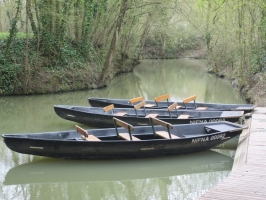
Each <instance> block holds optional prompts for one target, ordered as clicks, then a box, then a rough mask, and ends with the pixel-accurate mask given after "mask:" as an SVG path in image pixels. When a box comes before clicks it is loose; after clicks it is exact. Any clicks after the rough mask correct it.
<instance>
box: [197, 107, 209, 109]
mask: <svg viewBox="0 0 266 200" xmlns="http://www.w3.org/2000/svg"><path fill="white" fill-rule="evenodd" d="M207 109H208V107H197V108H196V110H207Z"/></svg>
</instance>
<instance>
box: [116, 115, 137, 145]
mask: <svg viewBox="0 0 266 200" xmlns="http://www.w3.org/2000/svg"><path fill="white" fill-rule="evenodd" d="M113 120H114V125H115V129H116V135H117V138H122V139H124V140H129V141H130V140H134V141H137V140H140V139H139V138H137V137H135V136H133V135H132V133H131V132H132V131H134V128H133V126H132V125H130V124H128V123H126V122H124V121H122V120H119V119H117V118H115V117H114V118H113ZM117 126H121V127H123V128H125V129H127V130H128V133H119V132H118V129H117Z"/></svg>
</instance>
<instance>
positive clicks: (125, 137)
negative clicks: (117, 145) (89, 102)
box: [119, 133, 140, 141]
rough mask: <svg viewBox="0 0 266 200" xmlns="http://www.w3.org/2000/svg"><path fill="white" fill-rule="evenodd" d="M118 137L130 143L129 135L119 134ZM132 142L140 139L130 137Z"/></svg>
mask: <svg viewBox="0 0 266 200" xmlns="http://www.w3.org/2000/svg"><path fill="white" fill-rule="evenodd" d="M119 136H120V137H121V138H122V139H124V140H128V141H131V140H130V135H129V134H128V133H119ZM132 140H133V141H138V140H140V139H139V138H137V137H135V136H133V135H132Z"/></svg>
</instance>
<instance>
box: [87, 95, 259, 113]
mask: <svg viewBox="0 0 266 200" xmlns="http://www.w3.org/2000/svg"><path fill="white" fill-rule="evenodd" d="M196 98H197V97H196V95H194V96H191V97H188V98H186V99H184V100H183V101H182V102H177V104H178V108H179V109H193V110H220V111H233V110H243V111H244V112H245V113H248V112H251V111H252V110H254V108H255V107H256V105H254V104H220V103H196ZM88 101H89V103H90V105H91V106H92V107H105V106H108V105H110V104H113V105H114V106H115V107H116V108H133V107H134V105H135V104H136V103H139V102H141V101H144V99H143V97H137V98H133V99H110V98H95V97H91V98H88ZM191 102H192V103H191ZM173 103H175V102H170V101H169V95H168V94H165V95H162V96H159V97H156V98H155V99H154V101H152V100H147V101H146V105H145V107H146V108H147V109H151V108H152V109H162V108H167V107H168V106H170V105H171V104H173Z"/></svg>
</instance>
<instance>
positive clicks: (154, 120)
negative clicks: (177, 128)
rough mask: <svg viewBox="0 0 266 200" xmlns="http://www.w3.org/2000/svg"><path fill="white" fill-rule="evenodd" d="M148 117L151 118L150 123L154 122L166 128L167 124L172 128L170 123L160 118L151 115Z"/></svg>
mask: <svg viewBox="0 0 266 200" xmlns="http://www.w3.org/2000/svg"><path fill="white" fill-rule="evenodd" d="M150 119H151V121H152V123H154V124H159V125H162V126H163V127H165V128H167V126H168V127H169V128H170V129H173V126H172V124H170V123H167V122H164V121H162V120H159V119H156V118H152V117H150Z"/></svg>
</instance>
